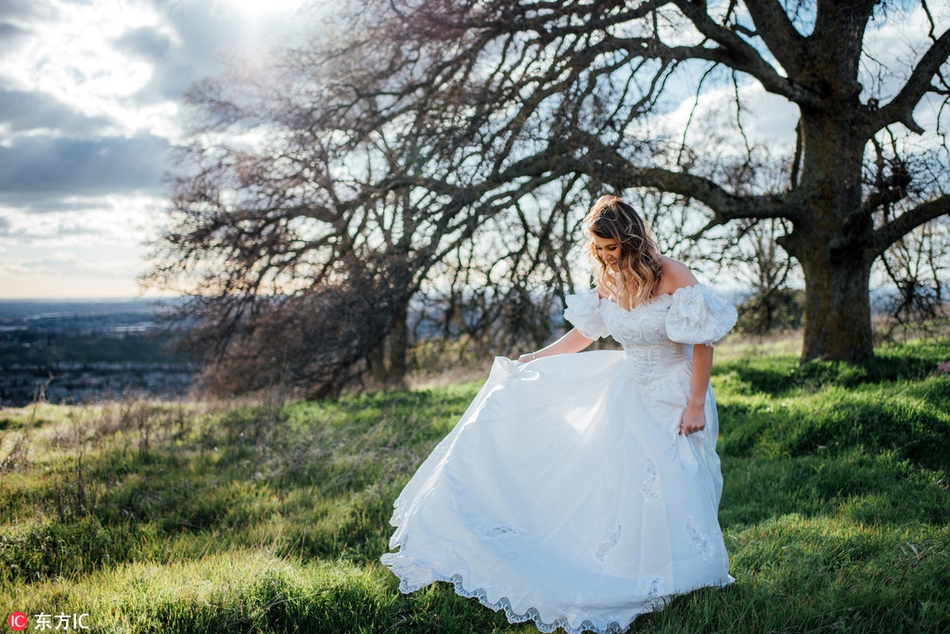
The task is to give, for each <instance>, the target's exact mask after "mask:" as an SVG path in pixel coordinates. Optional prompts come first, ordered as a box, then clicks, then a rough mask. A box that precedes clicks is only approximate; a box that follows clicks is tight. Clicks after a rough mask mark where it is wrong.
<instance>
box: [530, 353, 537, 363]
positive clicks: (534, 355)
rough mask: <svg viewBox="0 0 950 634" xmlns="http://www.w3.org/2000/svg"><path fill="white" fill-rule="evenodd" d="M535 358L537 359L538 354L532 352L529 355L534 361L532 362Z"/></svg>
mask: <svg viewBox="0 0 950 634" xmlns="http://www.w3.org/2000/svg"><path fill="white" fill-rule="evenodd" d="M537 358H538V353H537V352H532V353H531V360H532V361H534V360H535V359H537Z"/></svg>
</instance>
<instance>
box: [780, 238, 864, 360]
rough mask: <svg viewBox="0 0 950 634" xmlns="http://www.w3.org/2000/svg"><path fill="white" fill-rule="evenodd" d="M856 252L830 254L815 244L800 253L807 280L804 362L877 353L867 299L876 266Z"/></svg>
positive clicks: (859, 357)
mask: <svg viewBox="0 0 950 634" xmlns="http://www.w3.org/2000/svg"><path fill="white" fill-rule="evenodd" d="M855 255H856V254H847V253H841V252H838V253H836V254H833V255H832V257H830V258H829V257H825V253H823V252H822V250H819V249H816V250H815V251H814V252H812V253H810V254H807V255H805V256H804V258H799V259H800V261H801V264H802V268H803V269H804V272H805V280H806V282H805V339H804V344H803V346H802V358H801V360H802V363H805V362H807V361H811V360H812V359H829V360H842V361H853V360H857V359H866V358H868V357H871V356H873V355H874V347H873V337H872V332H871V305H870V300H869V299H868V284H869V281H870V275H871V266H870V263H868V262H864V261H862V259H861V258H860V257H855Z"/></svg>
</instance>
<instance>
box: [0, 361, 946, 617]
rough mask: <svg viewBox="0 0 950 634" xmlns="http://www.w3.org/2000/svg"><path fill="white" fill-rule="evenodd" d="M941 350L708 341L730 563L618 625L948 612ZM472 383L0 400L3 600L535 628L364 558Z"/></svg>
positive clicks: (33, 606) (7, 603)
mask: <svg viewBox="0 0 950 634" xmlns="http://www.w3.org/2000/svg"><path fill="white" fill-rule="evenodd" d="M948 359H950V342H943V343H926V344H925V343H920V344H906V345H902V346H890V347H886V348H882V349H881V350H879V353H878V357H877V358H876V359H875V360H874V361H872V362H870V363H867V364H847V363H822V362H818V363H811V364H809V365H807V366H805V367H801V368H800V367H798V365H797V362H796V359H795V358H793V357H791V356H780V355H774V354H771V355H770V354H764V353H763V352H762V350H761V349H742V350H732V351H731V352H730V351H726V352H725V353H724V354H721V355H720V356H719V360H718V361H717V363H716V366H715V368H714V375H713V379H712V380H713V385H714V388H715V389H716V393H717V399H718V401H719V408H720V409H719V411H720V417H721V431H722V436H721V442H720V453H721V455H722V458H723V461H722V464H723V475H724V479H725V489H724V493H723V499H722V505H721V510H720V518H721V522H722V526H723V531H724V533H725V539H726V545H727V547H728V548H729V551H730V555H731V573H732V575H733V576H735V578H736V581H737V583H735V584H734V585H732V586H730V587H728V588H726V589H724V590H701V591H697V592H694V593H691V594H689V595H686V596H683V597H679V598H677V599H675V600H674V601H673V602H672V603H671V604H670V605H669V606H668V607H667V608H666V609H665V610H664V611H662V612H659V613H654V614H649V615H645V616H642V617H640V618H639V619H637V620H636V621H635V622H634V625H633V627H632V628H631V631H635V632H683V633H686V632H690V633H694V632H755V633H760V632H832V631H834V632H854V633H858V632H860V633H862V634H863V633H866V632H888V633H889V634H895V633H898V632H934V633H937V632H947V631H950V596H948V594H947V592H946V590H945V585H946V582H947V580H948V579H950V377H947V376H941V375H937V374H936V373H935V368H936V365H937V363H939V362H941V361H945V360H948ZM477 388H478V384H477V383H469V384H459V385H455V386H452V387H448V388H440V389H430V390H413V391H402V392H392V393H373V394H364V395H361V396H349V397H346V398H343V399H341V400H340V401H337V402H309V403H307V402H295V403H290V404H286V405H282V406H239V405H236V404H228V405H218V406H211V405H191V404H164V405H163V404H153V403H146V402H129V403H112V404H108V405H105V406H99V407H92V406H89V407H53V406H48V405H40V406H37V407H35V408H34V407H28V408H23V409H16V410H11V409H7V410H2V411H0V472H2V475H0V482H2V487H0V562H2V565H0V610H6V611H7V614H9V613H11V612H13V611H22V612H24V613H26V614H27V615H29V616H30V617H31V619H32V618H33V615H36V614H39V613H45V614H53V615H56V614H61V613H63V614H73V613H77V614H83V613H87V614H89V617H87V618H86V620H85V623H86V624H87V625H90V626H92V627H93V630H92V631H99V632H189V633H191V632H446V633H448V632H493V631H497V632H535V631H536V630H535V629H534V628H533V626H528V625H520V626H511V625H509V624H508V623H507V622H506V621H505V619H504V618H503V616H502V615H500V614H497V613H494V612H491V611H490V610H487V609H485V608H483V607H481V606H480V605H479V604H477V603H476V602H475V601H474V600H467V599H462V598H459V597H457V596H455V595H454V593H452V592H451V590H449V589H448V588H447V587H446V586H444V585H438V586H436V587H431V588H428V589H426V590H423V591H420V592H417V593H414V594H412V595H408V596H403V595H400V594H399V592H398V590H397V588H396V585H397V584H396V581H395V578H394V577H393V576H392V575H391V574H390V573H389V572H388V571H387V570H385V569H384V568H382V567H381V566H380V564H379V563H378V558H379V556H380V555H381V554H382V553H383V552H385V550H386V544H387V541H388V537H389V534H390V531H391V528H390V527H389V525H388V522H387V520H388V518H389V515H390V509H391V504H392V501H393V499H394V498H395V497H396V495H397V494H398V492H399V491H400V489H401V487H402V486H403V485H404V484H405V482H406V481H407V480H408V478H409V476H410V475H411V474H412V472H413V471H414V469H415V467H416V466H417V465H418V464H419V463H420V462H421V461H422V459H423V458H424V457H425V456H426V455H427V453H428V452H429V450H430V449H431V448H432V447H433V446H434V445H435V443H436V442H438V440H439V439H440V438H442V437H443V436H444V435H445V434H446V432H447V431H448V430H449V429H450V428H451V427H452V425H454V424H455V422H456V420H457V418H458V417H459V415H460V414H461V413H462V411H463V410H464V409H465V407H466V405H467V404H468V402H469V400H470V399H471V398H472V396H474V394H475V392H476V390H477ZM4 616H5V615H4ZM32 627H33V624H32V623H31V625H30V628H32Z"/></svg>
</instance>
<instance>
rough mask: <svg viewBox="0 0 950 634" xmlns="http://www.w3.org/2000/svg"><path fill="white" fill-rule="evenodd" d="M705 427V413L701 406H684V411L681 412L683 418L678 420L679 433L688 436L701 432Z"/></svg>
mask: <svg viewBox="0 0 950 634" xmlns="http://www.w3.org/2000/svg"><path fill="white" fill-rule="evenodd" d="M705 427H706V412H705V411H704V408H703V406H702V405H693V404H692V403H690V404H689V405H687V406H686V411H685V412H683V416H682V417H681V418H680V430H679V433H680V434H682V435H684V436H689V435H690V434H693V433H695V432H698V431H702V430H703V429H705Z"/></svg>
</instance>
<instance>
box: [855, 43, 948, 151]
mask: <svg viewBox="0 0 950 634" xmlns="http://www.w3.org/2000/svg"><path fill="white" fill-rule="evenodd" d="M948 59H950V31H945V32H944V34H943V35H941V36H940V37H939V38H938V39H937V40H936V41H935V42H934V44H933V46H931V47H930V48H929V49H927V52H926V53H924V56H923V57H922V58H920V61H919V62H918V63H917V66H916V67H915V68H914V72H912V73H911V75H910V79H908V80H907V83H906V84H904V87H903V88H902V89H901V91H900V92H899V93H898V94H897V96H896V97H894V98H893V99H892V100H891V102H890V103H888V104H887V105H885V106H884V107H882V108H880V109H879V110H877V111H874V112H873V113H872V114H871V116H870V118H869V123H868V126H867V130H866V134H867V136H869V137H870V136H873V135H874V134H875V133H876V132H877V131H878V130H880V129H882V128H884V127H886V126H888V125H891V124H892V123H903V124H904V125H905V126H907V128H908V129H909V130H911V131H913V132H916V133H917V134H923V133H924V129H923V128H922V127H920V124H918V123H917V122H916V121H914V108H915V107H917V104H918V103H919V102H920V100H921V99H922V98H923V96H924V95H925V94H927V93H928V92H931V91H932V90H934V88H933V85H932V84H931V79H933V77H934V75H936V74H937V73H938V72H939V71H940V67H941V66H943V65H944V64H945V63H946V62H947V60H948Z"/></svg>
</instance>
